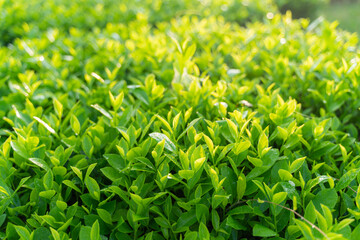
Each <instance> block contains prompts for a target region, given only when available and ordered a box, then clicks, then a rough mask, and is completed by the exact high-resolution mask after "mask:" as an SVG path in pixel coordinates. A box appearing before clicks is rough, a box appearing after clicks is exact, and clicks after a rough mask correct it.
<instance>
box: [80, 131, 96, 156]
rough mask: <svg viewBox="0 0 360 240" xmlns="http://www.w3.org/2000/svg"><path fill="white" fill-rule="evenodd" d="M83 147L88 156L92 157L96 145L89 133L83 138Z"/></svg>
mask: <svg viewBox="0 0 360 240" xmlns="http://www.w3.org/2000/svg"><path fill="white" fill-rule="evenodd" d="M82 149H83V150H84V152H85V153H86V155H87V156H88V157H91V155H92V153H93V151H94V146H93V144H92V141H91V138H90V137H89V136H87V135H85V136H84V138H83V140H82Z"/></svg>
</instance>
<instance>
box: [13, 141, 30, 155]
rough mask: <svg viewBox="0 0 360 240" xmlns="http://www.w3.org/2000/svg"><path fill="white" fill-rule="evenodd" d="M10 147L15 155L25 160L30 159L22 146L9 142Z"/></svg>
mask: <svg viewBox="0 0 360 240" xmlns="http://www.w3.org/2000/svg"><path fill="white" fill-rule="evenodd" d="M10 145H11V147H12V149H13V150H14V151H15V152H16V153H17V154H19V155H20V156H21V157H23V158H26V159H27V158H29V157H30V155H29V153H28V151H27V150H26V148H25V147H24V146H23V145H21V144H19V143H18V142H15V141H11V142H10Z"/></svg>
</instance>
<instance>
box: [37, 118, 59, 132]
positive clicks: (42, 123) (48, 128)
mask: <svg viewBox="0 0 360 240" xmlns="http://www.w3.org/2000/svg"><path fill="white" fill-rule="evenodd" d="M34 119H35V120H36V121H38V122H39V123H40V124H41V125H43V126H44V127H45V128H46V129H47V130H48V131H49V132H50V133H52V134H56V132H55V130H54V129H53V128H52V127H50V126H49V125H48V124H47V123H46V122H44V121H43V120H41V119H40V118H38V117H34Z"/></svg>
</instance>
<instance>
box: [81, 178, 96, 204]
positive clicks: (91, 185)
mask: <svg viewBox="0 0 360 240" xmlns="http://www.w3.org/2000/svg"><path fill="white" fill-rule="evenodd" d="M85 185H86V187H87V189H88V191H89V193H90V195H91V197H92V198H94V199H95V200H97V201H100V187H99V185H98V183H97V182H96V180H95V179H93V178H92V177H85Z"/></svg>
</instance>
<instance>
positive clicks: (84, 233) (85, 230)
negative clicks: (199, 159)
mask: <svg viewBox="0 0 360 240" xmlns="http://www.w3.org/2000/svg"><path fill="white" fill-rule="evenodd" d="M91 230H92V229H91V227H88V226H81V229H80V234H79V239H80V240H89V239H91V240H92V238H91Z"/></svg>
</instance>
